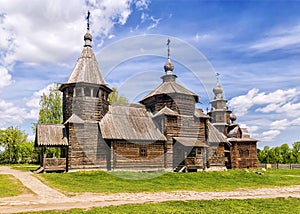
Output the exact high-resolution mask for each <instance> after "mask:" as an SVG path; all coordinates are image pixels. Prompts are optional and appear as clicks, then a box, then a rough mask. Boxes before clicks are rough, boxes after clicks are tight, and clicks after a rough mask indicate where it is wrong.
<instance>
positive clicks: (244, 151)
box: [239, 149, 250, 157]
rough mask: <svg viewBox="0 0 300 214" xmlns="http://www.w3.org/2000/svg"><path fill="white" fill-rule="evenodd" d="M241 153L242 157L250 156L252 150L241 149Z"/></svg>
mask: <svg viewBox="0 0 300 214" xmlns="http://www.w3.org/2000/svg"><path fill="white" fill-rule="evenodd" d="M239 154H240V157H249V154H250V152H249V150H248V149H247V150H241V149H239Z"/></svg>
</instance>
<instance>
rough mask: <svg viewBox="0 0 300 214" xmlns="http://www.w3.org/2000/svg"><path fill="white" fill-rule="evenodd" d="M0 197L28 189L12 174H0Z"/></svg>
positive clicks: (20, 192) (14, 194)
mask: <svg viewBox="0 0 300 214" xmlns="http://www.w3.org/2000/svg"><path fill="white" fill-rule="evenodd" d="M0 190H1V191H0V198H4V197H10V196H16V195H20V194H22V193H25V192H29V190H28V189H27V188H26V187H25V186H23V185H22V183H21V182H20V181H19V180H18V179H16V178H15V177H14V176H13V175H4V174H0Z"/></svg>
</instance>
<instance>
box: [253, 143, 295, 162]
mask: <svg viewBox="0 0 300 214" xmlns="http://www.w3.org/2000/svg"><path fill="white" fill-rule="evenodd" d="M257 157H258V161H259V162H260V163H271V164H277V163H284V164H293V163H300V142H295V143H294V144H293V148H292V149H291V148H290V147H289V145H288V144H282V145H281V146H277V147H274V148H271V149H270V147H269V146H265V147H264V149H263V150H258V153H257Z"/></svg>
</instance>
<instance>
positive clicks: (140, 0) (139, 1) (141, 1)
mask: <svg viewBox="0 0 300 214" xmlns="http://www.w3.org/2000/svg"><path fill="white" fill-rule="evenodd" d="M150 2H151V1H150V0H136V1H135V2H134V3H135V6H136V8H137V9H138V10H144V9H148V7H149V4H150Z"/></svg>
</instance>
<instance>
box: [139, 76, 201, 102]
mask: <svg viewBox="0 0 300 214" xmlns="http://www.w3.org/2000/svg"><path fill="white" fill-rule="evenodd" d="M159 94H170V95H171V94H184V95H191V96H193V97H194V98H195V101H196V102H198V101H199V97H198V95H197V94H195V93H193V92H191V91H189V90H188V89H186V88H185V87H183V86H182V85H180V84H178V83H176V82H173V81H170V82H163V83H162V84H160V85H159V86H158V87H157V88H156V89H154V90H153V91H151V92H150V93H149V94H148V95H146V96H145V97H144V98H142V99H141V100H140V103H143V101H144V100H146V99H148V98H150V97H152V96H155V95H159Z"/></svg>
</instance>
